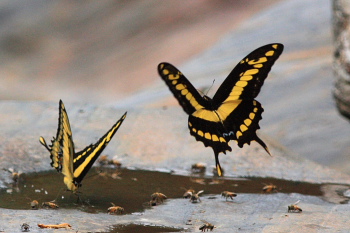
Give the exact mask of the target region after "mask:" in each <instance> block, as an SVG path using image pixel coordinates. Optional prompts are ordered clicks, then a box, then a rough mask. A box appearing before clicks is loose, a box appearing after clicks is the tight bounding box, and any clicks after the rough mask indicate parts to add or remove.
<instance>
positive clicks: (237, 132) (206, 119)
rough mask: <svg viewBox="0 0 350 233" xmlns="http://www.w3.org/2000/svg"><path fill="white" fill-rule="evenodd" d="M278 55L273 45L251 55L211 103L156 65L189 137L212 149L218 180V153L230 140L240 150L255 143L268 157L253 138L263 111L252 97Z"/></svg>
mask: <svg viewBox="0 0 350 233" xmlns="http://www.w3.org/2000/svg"><path fill="white" fill-rule="evenodd" d="M282 51H283V45H282V44H279V43H274V44H268V45H264V46H262V47H260V48H257V49H256V50H254V51H253V52H251V53H250V54H249V55H247V56H246V57H245V58H243V59H242V60H241V61H240V62H239V63H238V64H237V65H236V67H235V68H234V69H233V70H232V71H231V73H230V74H229V75H228V77H227V78H226V79H225V81H224V82H223V83H222V84H221V86H220V87H219V89H218V90H217V92H216V93H215V95H214V97H213V98H212V99H211V98H210V97H208V96H206V95H204V96H201V94H200V93H199V92H198V91H197V90H196V89H195V88H194V87H193V85H192V84H191V83H190V82H189V81H188V80H187V78H186V77H185V76H184V75H183V74H182V73H181V72H180V71H179V70H178V69H177V68H175V67H174V66H173V65H171V64H169V63H160V64H159V65H158V73H159V75H160V76H161V78H162V79H163V80H164V81H165V83H166V84H167V86H168V87H169V89H170V91H171V92H172V93H173V95H174V96H175V98H176V99H177V100H178V102H179V104H180V105H181V106H182V108H183V110H184V111H185V112H186V113H187V114H188V115H189V118H188V128H189V130H190V134H191V135H192V136H194V137H195V138H196V140H197V141H201V142H203V143H204V146H205V147H212V148H213V150H214V155H215V162H216V169H217V171H218V175H219V176H222V169H221V166H220V162H219V153H220V152H222V153H224V154H226V151H232V148H231V147H230V146H229V144H228V143H229V141H230V140H235V141H236V142H237V144H238V146H239V147H240V148H242V147H243V145H244V144H248V145H250V142H251V141H256V142H258V143H259V144H260V145H261V146H262V147H263V148H264V149H265V150H266V152H267V153H268V154H270V152H269V149H268V148H267V146H266V144H265V143H264V142H263V141H262V140H261V139H260V138H259V137H258V136H257V135H256V130H258V129H259V128H260V126H259V121H260V120H261V119H262V117H261V114H262V112H263V111H264V109H263V108H262V106H261V104H260V103H259V102H258V101H257V100H255V97H256V96H257V95H258V94H259V92H260V89H261V87H262V85H263V83H264V80H265V79H266V77H267V75H268V73H269V72H270V70H271V67H272V66H273V64H274V63H275V61H276V60H277V59H278V57H279V56H280V55H281V53H282Z"/></svg>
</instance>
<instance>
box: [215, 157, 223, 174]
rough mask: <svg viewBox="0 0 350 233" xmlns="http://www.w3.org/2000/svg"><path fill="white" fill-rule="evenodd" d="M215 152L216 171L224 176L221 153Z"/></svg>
mask: <svg viewBox="0 0 350 233" xmlns="http://www.w3.org/2000/svg"><path fill="white" fill-rule="evenodd" d="M214 153H215V163H216V171H217V172H218V175H219V176H222V168H221V166H220V162H219V153H218V152H214Z"/></svg>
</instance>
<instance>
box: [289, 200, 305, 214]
mask: <svg viewBox="0 0 350 233" xmlns="http://www.w3.org/2000/svg"><path fill="white" fill-rule="evenodd" d="M299 202H300V200H299V201H297V202H295V203H294V204H292V205H289V206H288V213H301V212H302V211H303V210H302V209H301V208H300V207H299V206H297V204H298V203H299Z"/></svg>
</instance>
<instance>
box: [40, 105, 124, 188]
mask: <svg viewBox="0 0 350 233" xmlns="http://www.w3.org/2000/svg"><path fill="white" fill-rule="evenodd" d="M125 118H126V112H125V113H124V115H123V116H122V117H121V118H120V119H119V120H118V121H117V123H115V124H114V125H113V126H112V128H111V129H110V130H109V131H108V132H107V133H106V134H105V135H103V136H102V137H101V138H100V139H99V140H98V141H97V142H96V143H95V144H91V145H89V146H87V147H86V148H85V149H83V150H82V151H79V152H77V153H76V152H75V150H74V143H73V137H72V130H71V128H70V124H69V119H68V115H67V112H66V109H65V107H64V104H63V102H62V100H60V104H59V118H58V129H57V134H56V138H55V137H54V138H53V139H52V140H51V142H52V144H51V145H50V146H48V145H47V144H46V141H45V139H44V138H43V137H40V140H39V141H40V143H41V144H42V145H43V146H45V148H46V149H47V150H48V151H49V152H50V158H51V166H52V167H54V168H55V169H56V170H57V171H58V172H62V174H63V175H64V179H63V181H64V183H65V184H66V186H67V188H68V189H69V190H71V191H73V192H76V191H77V190H78V188H79V187H80V186H81V182H82V180H83V179H84V177H85V175H86V174H87V173H88V171H89V170H90V168H91V167H92V165H93V164H94V162H95V161H96V159H97V158H98V157H99V156H100V154H101V153H102V151H103V150H104V148H105V147H106V146H107V144H108V143H109V142H110V140H111V139H112V137H113V136H114V134H115V133H116V132H117V130H118V128H119V127H120V125H121V124H122V123H123V121H124V119H125Z"/></svg>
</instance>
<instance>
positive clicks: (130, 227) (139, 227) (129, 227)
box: [109, 224, 186, 233]
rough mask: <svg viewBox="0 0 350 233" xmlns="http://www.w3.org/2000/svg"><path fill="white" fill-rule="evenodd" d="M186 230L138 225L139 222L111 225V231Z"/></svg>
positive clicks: (129, 232) (128, 232)
mask: <svg viewBox="0 0 350 233" xmlns="http://www.w3.org/2000/svg"><path fill="white" fill-rule="evenodd" d="M180 231H181V232H186V231H184V230H183V229H176V228H172V227H165V226H154V225H138V224H128V225H123V224H120V225H115V226H113V227H111V231H109V232H110V233H114V232H116V233H117V232H118V233H134V232H142V233H157V232H180Z"/></svg>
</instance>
